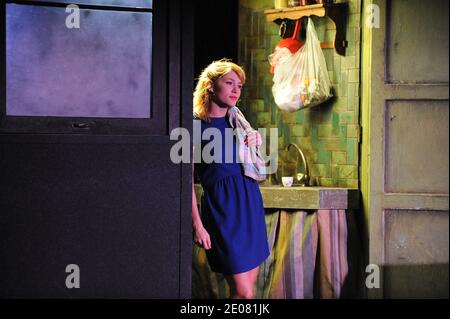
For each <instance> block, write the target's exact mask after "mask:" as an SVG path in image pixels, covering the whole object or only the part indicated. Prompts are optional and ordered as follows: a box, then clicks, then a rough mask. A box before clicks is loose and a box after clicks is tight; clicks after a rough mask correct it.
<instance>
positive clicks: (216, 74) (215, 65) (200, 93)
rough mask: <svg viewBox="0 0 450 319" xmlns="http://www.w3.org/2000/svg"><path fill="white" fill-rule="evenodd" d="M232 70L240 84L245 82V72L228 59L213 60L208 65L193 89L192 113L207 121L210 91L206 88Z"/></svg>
mask: <svg viewBox="0 0 450 319" xmlns="http://www.w3.org/2000/svg"><path fill="white" fill-rule="evenodd" d="M231 71H234V72H236V74H237V75H238V76H239V79H240V80H241V82H242V84H244V83H245V72H244V69H243V68H242V67H240V66H239V65H237V64H235V63H233V62H231V61H230V60H228V59H221V60H219V61H214V62H212V63H211V64H210V65H208V66H207V67H206V68H205V69H204V70H203V72H202V74H201V75H200V77H199V78H198V82H197V86H196V87H195V91H194V101H193V102H194V103H193V104H194V115H195V116H196V117H198V118H199V119H201V120H203V121H208V111H209V107H210V103H211V94H212V93H211V92H210V91H209V90H208V89H210V88H211V87H213V86H214V84H215V83H216V81H217V80H218V79H220V78H221V77H222V76H224V75H225V74H227V73H229V72H231Z"/></svg>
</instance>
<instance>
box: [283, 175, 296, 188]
mask: <svg viewBox="0 0 450 319" xmlns="http://www.w3.org/2000/svg"><path fill="white" fill-rule="evenodd" d="M281 182H282V183H283V186H284V187H291V186H292V183H294V177H292V176H283V177H281Z"/></svg>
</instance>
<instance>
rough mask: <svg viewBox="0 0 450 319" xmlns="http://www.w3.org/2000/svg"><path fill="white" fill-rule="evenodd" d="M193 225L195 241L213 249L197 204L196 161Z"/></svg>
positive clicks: (201, 245)
mask: <svg viewBox="0 0 450 319" xmlns="http://www.w3.org/2000/svg"><path fill="white" fill-rule="evenodd" d="M192 227H193V229H194V242H195V243H196V244H197V245H199V246H200V247H203V248H204V249H211V239H210V237H209V234H208V232H207V231H206V229H205V227H203V223H202V219H201V218H200V212H199V211H198V206H197V197H196V196H195V186H194V163H192Z"/></svg>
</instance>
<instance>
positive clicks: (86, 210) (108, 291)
mask: <svg viewBox="0 0 450 319" xmlns="http://www.w3.org/2000/svg"><path fill="white" fill-rule="evenodd" d="M4 141H5V139H0V154H2V156H1V157H0V168H1V176H2V178H1V183H0V187H1V189H2V191H1V192H0V208H1V218H0V234H1V235H0V261H1V262H0V297H8V298H11V297H14V298H15V297H20V298H22V297H26V298H28V297H31V298H35V297H36V298H37V297H38V298H46V297H49V298H61V297H64V298H65V297H68V298H71V297H77V298H78V297H83V298H118V297H120V298H177V297H178V292H179V266H180V264H179V258H180V257H179V249H178V248H177V247H178V245H179V236H180V235H179V227H180V214H179V205H180V203H179V200H174V199H176V198H178V199H179V196H180V194H179V190H180V176H179V172H180V170H179V167H177V166H176V165H174V164H168V160H167V158H166V156H161V154H169V152H170V149H169V147H170V145H168V143H167V142H166V141H165V140H163V139H158V140H156V139H154V140H149V141H148V142H147V143H146V144H123V145H117V144H103V143H99V144H96V143H95V144H94V143H92V144H91V143H89V144H78V143H76V144H42V143H38V144H27V143H26V144H24V143H6V144H5V143H4ZM69 264H76V265H78V266H79V267H80V289H68V288H67V287H66V285H65V280H66V276H68V273H66V272H65V268H66V266H67V265H69Z"/></svg>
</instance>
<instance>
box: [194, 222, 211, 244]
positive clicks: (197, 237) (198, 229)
mask: <svg viewBox="0 0 450 319" xmlns="http://www.w3.org/2000/svg"><path fill="white" fill-rule="evenodd" d="M194 243H196V244H197V245H198V246H199V247H201V248H204V249H206V250H208V249H211V239H210V237H209V234H208V232H207V231H206V229H205V227H203V225H200V226H194Z"/></svg>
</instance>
